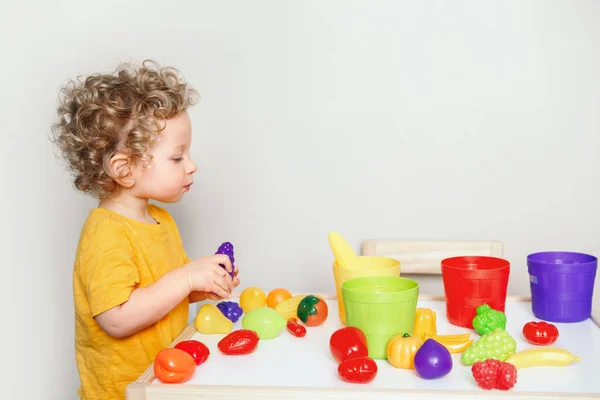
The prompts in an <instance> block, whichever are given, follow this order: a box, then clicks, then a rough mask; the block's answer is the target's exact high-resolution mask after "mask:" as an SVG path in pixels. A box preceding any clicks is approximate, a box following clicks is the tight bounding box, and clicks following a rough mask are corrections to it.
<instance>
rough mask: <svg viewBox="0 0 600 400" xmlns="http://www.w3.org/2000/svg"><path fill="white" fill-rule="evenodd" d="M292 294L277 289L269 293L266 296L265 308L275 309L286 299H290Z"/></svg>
mask: <svg viewBox="0 0 600 400" xmlns="http://www.w3.org/2000/svg"><path fill="white" fill-rule="evenodd" d="M291 298H292V294H291V293H290V292H289V291H287V290H286V289H282V288H277V289H273V290H271V291H270V292H269V295H268V296H267V307H270V308H275V307H277V305H278V304H279V303H281V302H282V301H285V300H287V299H291Z"/></svg>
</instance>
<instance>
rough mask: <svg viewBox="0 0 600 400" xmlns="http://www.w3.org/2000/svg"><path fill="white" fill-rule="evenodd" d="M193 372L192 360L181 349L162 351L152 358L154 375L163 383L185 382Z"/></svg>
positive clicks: (193, 363)
mask: <svg viewBox="0 0 600 400" xmlns="http://www.w3.org/2000/svg"><path fill="white" fill-rule="evenodd" d="M195 371H196V362H195V361H194V358H193V357H192V356H191V355H190V354H189V353H187V352H185V351H183V350H181V349H176V348H167V349H163V350H161V351H159V352H158V354H157V355H156V357H155V358H154V375H156V377H157V378H158V379H160V381H161V382H164V383H181V382H185V381H187V380H189V379H190V378H191V377H192V375H194V372H195Z"/></svg>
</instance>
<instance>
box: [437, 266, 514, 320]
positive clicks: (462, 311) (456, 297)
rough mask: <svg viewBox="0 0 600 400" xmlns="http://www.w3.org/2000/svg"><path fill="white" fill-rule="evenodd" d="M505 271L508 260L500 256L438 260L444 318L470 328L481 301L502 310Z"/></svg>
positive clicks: (505, 289)
mask: <svg viewBox="0 0 600 400" xmlns="http://www.w3.org/2000/svg"><path fill="white" fill-rule="evenodd" d="M509 274H510V263H509V262H508V261H507V260H504V259H502V258H497V257H488V256H462V257H450V258H446V259H444V260H442V279H443V281H444V292H445V294H446V318H447V319H448V322H450V323H451V324H453V325H456V326H461V327H464V328H469V329H473V318H475V315H477V313H476V311H475V310H476V309H477V307H479V306H480V305H482V304H487V305H489V306H490V307H491V308H493V309H494V310H498V311H502V312H504V305H505V302H506V291H507V287H508V276H509Z"/></svg>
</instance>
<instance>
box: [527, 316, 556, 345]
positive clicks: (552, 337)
mask: <svg viewBox="0 0 600 400" xmlns="http://www.w3.org/2000/svg"><path fill="white" fill-rule="evenodd" d="M523 337H524V338H525V340H527V341H528V342H529V343H531V344H536V345H539V346H547V345H549V344H552V343H554V342H556V339H558V328H557V327H556V326H555V325H552V324H549V323H547V322H544V321H540V322H535V321H532V322H528V323H526V324H525V325H524V326H523Z"/></svg>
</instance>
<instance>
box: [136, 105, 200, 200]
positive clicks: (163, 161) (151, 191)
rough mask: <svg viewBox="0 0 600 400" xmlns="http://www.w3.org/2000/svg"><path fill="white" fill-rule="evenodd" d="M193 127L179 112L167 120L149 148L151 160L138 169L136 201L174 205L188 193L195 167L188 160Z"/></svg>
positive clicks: (186, 117)
mask: <svg viewBox="0 0 600 400" xmlns="http://www.w3.org/2000/svg"><path fill="white" fill-rule="evenodd" d="M191 141H192V125H191V122H190V118H189V116H188V115H187V113H185V112H182V113H179V114H178V115H176V116H175V117H173V118H171V119H169V120H167V123H166V126H165V129H164V130H163V131H162V133H161V134H160V136H159V138H158V139H157V140H156V141H155V142H154V143H153V145H152V146H151V147H150V153H151V154H152V156H153V158H152V160H150V162H149V163H147V165H146V166H145V167H143V166H141V168H137V169H136V172H135V175H136V176H135V185H134V186H133V188H132V190H133V192H134V194H135V195H136V196H138V197H142V198H148V199H153V200H157V201H160V202H162V203H174V202H176V201H179V200H180V199H181V198H182V197H183V194H184V193H185V192H187V191H188V190H190V186H191V184H192V182H193V180H194V179H193V176H192V175H193V173H194V172H196V169H197V167H196V164H195V163H194V162H193V161H192V159H191V157H190V144H191Z"/></svg>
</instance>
